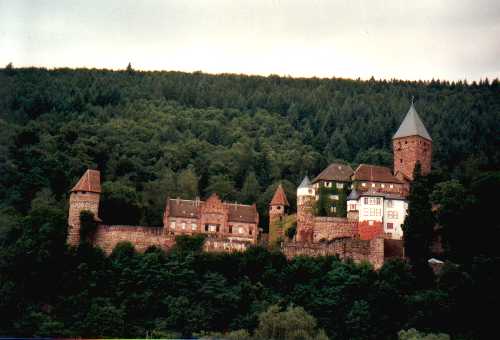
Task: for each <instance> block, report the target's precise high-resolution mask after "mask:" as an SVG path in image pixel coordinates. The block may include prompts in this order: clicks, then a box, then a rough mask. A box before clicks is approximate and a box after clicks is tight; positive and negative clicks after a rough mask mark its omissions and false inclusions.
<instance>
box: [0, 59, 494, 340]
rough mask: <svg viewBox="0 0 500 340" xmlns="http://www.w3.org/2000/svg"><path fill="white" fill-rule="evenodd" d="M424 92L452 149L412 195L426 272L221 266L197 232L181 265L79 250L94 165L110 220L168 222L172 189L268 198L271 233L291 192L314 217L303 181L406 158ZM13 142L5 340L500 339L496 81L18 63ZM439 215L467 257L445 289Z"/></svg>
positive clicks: (423, 111)
mask: <svg viewBox="0 0 500 340" xmlns="http://www.w3.org/2000/svg"><path fill="white" fill-rule="evenodd" d="M411 96H415V98H416V108H417V110H418V111H419V114H420V115H421V117H422V119H423V120H424V122H425V124H426V126H427V128H428V130H429V132H430V134H431V136H432V138H433V146H434V150H433V168H434V171H433V173H432V174H431V175H429V176H426V177H421V176H418V174H417V179H416V181H415V183H414V185H413V186H412V190H411V193H410V197H409V199H410V210H409V216H408V218H407V221H406V223H405V226H404V228H405V238H406V239H405V248H406V254H407V255H408V258H409V261H407V262H403V261H392V262H388V263H386V264H385V265H384V267H383V268H382V269H381V270H380V271H377V272H376V271H374V270H373V269H372V268H371V267H370V266H369V265H368V264H353V263H342V262H340V261H339V260H338V259H336V258H334V257H327V258H296V259H294V260H287V259H285V258H284V256H283V255H282V254H281V253H279V252H274V251H269V250H266V249H263V248H259V247H256V248H252V249H250V250H249V251H247V252H245V253H241V254H207V253H202V252H200V250H199V249H200V242H201V240H199V239H196V238H195V239H180V240H179V242H178V245H177V246H176V248H175V249H173V250H171V251H169V252H168V253H165V252H163V251H161V250H159V249H155V248H151V249H149V250H148V251H147V252H146V253H145V254H138V253H136V252H135V251H134V249H133V247H132V246H131V245H130V244H126V243H125V244H121V245H120V246H118V247H117V248H116V249H115V250H114V252H113V254H112V255H111V256H109V257H106V256H104V254H103V253H102V251H100V250H99V249H95V248H93V247H92V246H90V245H89V244H85V243H83V244H81V245H80V246H79V247H76V248H69V247H67V246H66V244H65V238H66V232H67V231H66V219H67V199H68V190H69V189H70V188H71V186H72V185H74V184H75V183H76V181H77V180H78V178H79V177H80V176H81V175H82V174H83V172H84V171H85V169H87V168H88V167H90V168H98V169H99V170H101V173H102V180H103V195H102V206H101V217H102V218H103V220H104V221H105V222H107V223H125V224H143V225H151V226H154V225H161V216H162V213H163V208H164V203H165V198H166V197H167V196H170V197H177V196H181V197H186V198H193V197H195V196H201V197H206V196H207V195H208V194H210V193H211V192H214V191H215V192H217V193H219V194H220V195H221V196H222V197H223V198H224V199H226V200H231V201H232V200H237V201H240V202H245V203H253V202H257V205H258V209H259V212H260V215H261V222H262V223H261V225H262V227H263V228H264V229H266V222H267V217H266V214H267V204H268V202H269V201H270V199H271V197H272V194H273V192H274V189H275V188H276V185H277V184H278V183H279V182H281V183H283V186H284V188H285V190H286V192H287V195H288V199H289V201H290V203H291V205H292V207H294V206H295V199H296V198H295V196H294V195H295V189H296V186H297V185H298V184H299V183H300V180H301V179H302V177H303V176H304V175H305V174H308V175H310V176H314V175H316V174H318V173H319V172H320V171H321V170H322V169H323V168H324V167H325V166H326V165H328V164H329V163H330V162H332V161H334V160H342V161H345V162H349V163H350V164H351V165H353V166H356V164H358V163H361V162H369V163H374V164H386V165H391V162H392V155H391V145H390V143H391V137H392V135H393V134H394V132H395V131H396V129H397V127H398V125H399V124H400V122H401V120H402V119H403V117H404V115H405V113H406V112H407V110H408V107H409V98H411ZM0 131H1V134H0V189H1V190H0V315H3V317H2V318H0V335H9V336H14V335H15V336H33V335H40V336H46V335H58V336H83V337H99V336H107V337H145V336H154V337H168V336H172V337H175V336H177V337H180V336H183V337H189V336H193V335H200V334H215V333H218V334H222V333H226V336H233V337H234V338H239V339H243V338H245V339H246V338H250V337H251V335H252V334H253V336H254V337H256V338H259V336H260V337H270V338H276V339H284V338H296V339H307V338H311V339H312V338H317V339H323V338H325V337H326V336H328V337H329V338H331V339H396V338H397V337H398V332H400V331H401V330H407V329H410V328H415V329H417V330H418V331H420V332H434V333H437V332H443V333H448V334H450V335H452V336H453V337H454V338H457V339H489V338H491V334H492V333H493V332H497V331H496V329H495V322H494V318H495V314H494V313H491V312H490V311H489V310H488V308H485V307H484V306H485V305H492V306H495V305H498V304H499V303H500V294H499V292H498V286H499V284H500V254H499V253H500V252H499V250H498V249H499V248H498V246H497V244H498V239H499V237H500V225H499V221H498V220H495V218H494V215H493V212H494V211H495V209H496V208H497V207H496V205H497V203H496V202H497V198H496V196H495V195H496V194H498V192H500V173H499V169H500V85H499V82H498V80H496V79H495V80H493V81H491V82H490V81H488V80H484V81H481V82H479V83H471V84H468V83H465V82H456V83H448V82H440V81H429V82H404V81H397V80H393V81H375V80H373V79H372V80H369V81H359V80H347V79H315V78H312V79H293V78H287V77H278V76H269V77H257V76H244V75H208V74H203V73H200V72H196V73H193V74H188V73H180V72H139V71H134V70H133V69H128V70H126V71H120V72H117V71H107V70H87V69H79V70H70V69H58V70H45V69H18V68H13V67H11V66H9V67H7V68H5V69H0ZM433 204H434V206H435V207H437V209H434V210H431V206H432V205H433ZM436 222H437V223H438V224H439V226H440V228H439V233H440V235H441V236H442V239H443V246H444V254H443V255H442V256H443V259H447V260H449V261H450V262H449V263H448V264H447V265H446V266H445V268H444V269H443V272H442V273H441V274H440V275H438V276H435V275H434V273H433V272H432V271H431V270H430V269H429V267H428V266H427V259H428V258H429V257H430V256H432V255H433V254H432V249H431V243H432V238H433V237H434V236H435V235H434V233H436V230H434V225H435V224H436ZM286 320H291V321H290V322H289V323H287V322H286ZM266 322H267V323H266ZM297 325H301V326H300V327H303V328H301V332H298V333H293V332H292V331H291V329H296V328H297V327H298V326H297ZM300 327H299V328H300ZM270 330H279V334H271V333H269V332H270ZM228 332H229V333H228ZM266 332H267V333H266ZM414 333H415V331H408V332H400V337H401V338H404V337H407V338H409V337H410V336H413V335H411V334H414ZM417 333H418V332H417Z"/></svg>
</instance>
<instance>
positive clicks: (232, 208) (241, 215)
mask: <svg viewBox="0 0 500 340" xmlns="http://www.w3.org/2000/svg"><path fill="white" fill-rule="evenodd" d="M224 204H225V205H226V207H227V208H228V212H229V218H228V221H229V222H246V223H253V222H256V221H257V220H258V217H257V216H258V213H257V207H256V206H255V205H246V204H238V203H224Z"/></svg>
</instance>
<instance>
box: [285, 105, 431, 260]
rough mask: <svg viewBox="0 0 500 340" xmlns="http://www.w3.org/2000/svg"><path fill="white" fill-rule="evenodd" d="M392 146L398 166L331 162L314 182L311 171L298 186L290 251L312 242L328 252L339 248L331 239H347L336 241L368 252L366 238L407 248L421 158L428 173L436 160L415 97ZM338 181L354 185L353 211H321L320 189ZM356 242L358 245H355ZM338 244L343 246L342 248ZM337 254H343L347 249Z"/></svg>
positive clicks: (314, 249) (313, 248) (349, 206)
mask: <svg viewBox="0 0 500 340" xmlns="http://www.w3.org/2000/svg"><path fill="white" fill-rule="evenodd" d="M392 146H393V156H394V163H393V165H394V166H393V169H390V168H388V167H384V166H379V165H371V164H360V165H359V166H358V167H357V168H356V170H354V171H352V169H350V167H347V166H345V165H342V167H341V164H331V165H330V166H329V167H327V168H326V169H325V170H323V171H322V172H321V173H320V174H319V175H318V176H317V177H316V178H315V179H314V181H313V183H311V182H310V181H309V179H308V178H307V176H306V177H305V178H304V180H303V181H302V183H301V184H300V185H299V187H298V189H297V234H296V237H295V241H294V242H293V243H296V244H291V243H290V244H288V245H285V247H284V249H285V252H286V251H291V252H293V254H301V253H302V252H301V251H300V247H302V248H304V249H306V248H307V249H308V250H307V251H308V252H316V253H317V254H321V255H325V254H328V252H329V251H330V250H331V249H334V248H335V247H332V246H331V244H332V243H331V242H334V241H336V240H343V241H342V242H340V241H339V242H336V244H342V245H343V247H351V248H352V249H358V248H357V247H358V246H359V247H361V248H362V249H364V250H363V252H364V254H365V255H366V254H367V252H368V253H369V251H367V249H375V248H373V247H372V246H370V245H369V244H368V243H366V244H363V243H362V242H372V241H373V242H374V241H375V240H377V239H383V240H384V242H385V243H384V242H382V243H380V242H378V243H376V242H375V243H373V244H377V245H378V246H377V247H378V248H377V250H376V253H377V254H383V253H384V249H383V247H382V249H380V245H381V244H386V243H388V244H389V243H390V247H391V249H394V248H395V246H396V248H397V247H399V248H401V249H402V239H403V236H404V235H403V228H402V226H403V223H404V220H405V217H406V215H407V210H408V202H407V196H408V194H409V190H410V185H411V181H412V180H413V177H414V176H413V172H414V169H415V166H416V164H417V162H418V163H420V165H421V173H422V174H423V175H426V174H428V173H429V172H430V171H431V161H432V139H431V137H430V135H429V133H428V132H427V129H426V128H425V126H424V124H423V122H422V120H421V119H420V117H419V115H418V113H417V111H416V109H415V107H414V105H413V103H412V104H411V106H410V109H409V110H408V112H407V114H406V116H405V118H404V119H403V122H402V123H401V126H400V127H399V129H398V130H397V132H396V134H395V135H394V137H393V144H392ZM349 173H350V177H349V178H348V177H347V175H348V174H349ZM332 185H334V186H336V185H339V189H340V186H342V187H345V186H349V187H350V189H351V191H350V193H349V195H348V196H347V199H346V201H347V202H346V203H347V214H346V215H347V216H346V217H343V218H342V217H320V216H315V214H314V204H315V202H316V200H317V199H318V190H321V188H322V187H331V186H332ZM348 239H351V241H349V240H348ZM353 240H359V242H361V243H359V242H358V241H353ZM325 241H327V243H324V242H325ZM322 242H323V243H322ZM353 242H354V243H355V244H356V246H353V244H354V243H353ZM356 242H358V243H356ZM391 242H392V243H391ZM397 242H399V243H397ZM298 244H302V246H300V245H298ZM306 244H307V245H306ZM360 244H361V246H360ZM370 247H372V248H370ZM361 248H360V249H361ZM328 249H330V250H328ZM335 249H336V250H335V251H338V249H339V248H338V247H337V248H335ZM354 253H355V251H354ZM337 255H340V256H341V257H342V254H337ZM358 255H359V254H358ZM365 255H363V256H361V255H359V256H361V258H364V259H368V260H369V261H370V262H372V263H378V264H380V259H379V258H377V259H375V258H374V257H373V256H372V257H370V256H368V255H367V256H365Z"/></svg>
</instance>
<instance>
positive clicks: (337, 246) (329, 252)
mask: <svg viewBox="0 0 500 340" xmlns="http://www.w3.org/2000/svg"><path fill="white" fill-rule="evenodd" d="M282 250H283V253H284V254H285V256H286V257H287V258H289V259H290V258H293V257H295V256H313V257H315V256H335V255H336V256H338V257H339V258H340V259H352V260H353V261H354V262H357V263H359V262H362V261H367V262H370V263H371V264H372V265H373V267H374V268H375V269H379V268H380V267H382V265H383V263H384V239H383V238H376V239H373V240H370V241H367V240H360V239H355V238H341V239H335V240H332V241H329V242H321V243H302V242H290V243H285V244H284V245H283V249H282Z"/></svg>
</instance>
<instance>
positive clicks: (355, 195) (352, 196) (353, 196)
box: [347, 188, 359, 201]
mask: <svg viewBox="0 0 500 340" xmlns="http://www.w3.org/2000/svg"><path fill="white" fill-rule="evenodd" d="M358 198H359V193H358V192H357V190H356V188H354V189H352V191H351V193H350V194H349V196H347V200H348V201H352V200H357V199H358Z"/></svg>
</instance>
